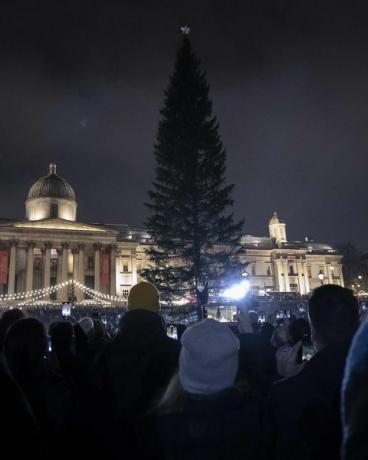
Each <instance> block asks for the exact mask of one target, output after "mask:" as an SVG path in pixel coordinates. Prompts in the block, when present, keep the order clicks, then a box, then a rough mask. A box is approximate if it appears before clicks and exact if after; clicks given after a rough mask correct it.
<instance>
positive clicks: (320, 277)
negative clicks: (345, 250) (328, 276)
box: [318, 271, 324, 286]
mask: <svg viewBox="0 0 368 460" xmlns="http://www.w3.org/2000/svg"><path fill="white" fill-rule="evenodd" d="M318 278H319V280H320V281H321V286H323V278H324V275H323V273H322V272H321V271H320V272H319V273H318Z"/></svg>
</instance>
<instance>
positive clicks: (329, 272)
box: [326, 263, 334, 284]
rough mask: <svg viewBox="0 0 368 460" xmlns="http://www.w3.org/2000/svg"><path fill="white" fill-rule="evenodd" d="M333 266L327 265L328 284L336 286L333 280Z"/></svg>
mask: <svg viewBox="0 0 368 460" xmlns="http://www.w3.org/2000/svg"><path fill="white" fill-rule="evenodd" d="M331 267H332V265H331V264H330V263H329V264H327V265H326V270H327V278H328V284H334V281H333V279H332V269H331Z"/></svg>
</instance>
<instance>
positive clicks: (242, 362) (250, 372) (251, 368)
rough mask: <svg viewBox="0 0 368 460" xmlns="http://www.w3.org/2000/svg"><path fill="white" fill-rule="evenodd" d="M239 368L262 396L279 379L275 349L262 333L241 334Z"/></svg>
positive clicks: (266, 393) (253, 388)
mask: <svg viewBox="0 0 368 460" xmlns="http://www.w3.org/2000/svg"><path fill="white" fill-rule="evenodd" d="M238 338H239V343H240V350H239V370H240V371H241V372H242V373H243V374H244V376H245V378H246V381H247V382H248V383H249V385H250V386H251V388H252V390H253V391H254V392H257V393H258V394H260V395H262V396H266V395H268V393H269V390H270V387H271V385H272V383H273V382H274V381H275V380H276V379H277V369H276V358H275V349H274V347H273V346H272V345H271V344H270V342H269V341H267V339H265V338H264V337H263V336H261V335H260V334H251V333H245V334H239V336H238Z"/></svg>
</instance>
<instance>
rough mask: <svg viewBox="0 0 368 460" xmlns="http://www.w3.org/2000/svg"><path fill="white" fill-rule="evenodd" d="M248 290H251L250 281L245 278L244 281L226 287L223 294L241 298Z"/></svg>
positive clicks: (231, 297) (236, 298)
mask: <svg viewBox="0 0 368 460" xmlns="http://www.w3.org/2000/svg"><path fill="white" fill-rule="evenodd" d="M248 291H249V283H248V281H246V280H244V281H241V282H240V283H237V284H233V285H232V286H230V287H229V288H227V289H225V291H224V292H223V294H222V295H223V296H224V297H228V298H230V299H234V300H240V299H242V298H243V297H245V295H246V294H247V292H248Z"/></svg>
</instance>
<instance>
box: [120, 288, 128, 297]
mask: <svg viewBox="0 0 368 460" xmlns="http://www.w3.org/2000/svg"><path fill="white" fill-rule="evenodd" d="M128 295H129V289H121V297H123V298H124V299H127V298H128Z"/></svg>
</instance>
